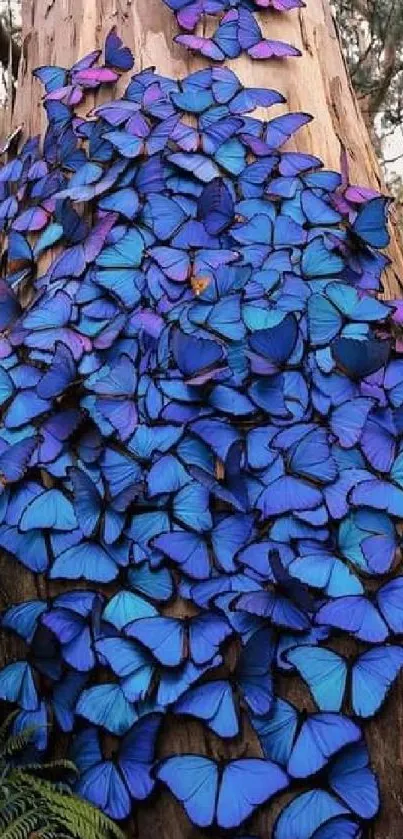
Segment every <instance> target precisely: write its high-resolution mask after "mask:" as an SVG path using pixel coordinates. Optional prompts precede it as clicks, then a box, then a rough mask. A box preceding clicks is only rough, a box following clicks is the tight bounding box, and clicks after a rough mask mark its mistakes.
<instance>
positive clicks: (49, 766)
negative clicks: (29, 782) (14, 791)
mask: <svg viewBox="0 0 403 839" xmlns="http://www.w3.org/2000/svg"><path fill="white" fill-rule="evenodd" d="M17 771H18V772H22V773H23V774H24V775H25V774H28V773H29V774H30V773H33V774H36V773H37V772H38V773H39V772H40V773H42V774H43V773H46V772H60V773H61V774H64V775H66V773H69V772H71V774H72V775H78V770H77V767H76V766H75V764H74V763H72V762H71V760H62V759H60V760H52V761H50V762H49V763H24V766H23V768H22V769H21V770H17Z"/></svg>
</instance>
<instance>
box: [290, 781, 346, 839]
mask: <svg viewBox="0 0 403 839" xmlns="http://www.w3.org/2000/svg"><path fill="white" fill-rule="evenodd" d="M348 815H349V811H348V810H347V808H346V807H344V806H343V805H342V804H341V802H340V801H338V800H337V798H335V797H334V796H333V795H330V794H329V793H328V792H325V790H321V789H312V790H310V791H309V792H303V793H302V794H301V795H298V796H297V797H296V798H293V800H292V801H291V802H290V804H287V806H286V807H285V808H284V810H282V812H281V813H280V815H279V817H278V819H277V821H276V824H275V827H274V839H290V836H292V837H293V839H312V837H313V836H315V837H316V833H315V831H318V835H320V834H319V830H320V828H321V826H322V825H324V824H326V823H327V822H329V821H330V819H336V818H337V817H338V816H348ZM334 839H336V837H335V838H334ZM337 839H341V836H339V834H337ZM343 839H344V837H343Z"/></svg>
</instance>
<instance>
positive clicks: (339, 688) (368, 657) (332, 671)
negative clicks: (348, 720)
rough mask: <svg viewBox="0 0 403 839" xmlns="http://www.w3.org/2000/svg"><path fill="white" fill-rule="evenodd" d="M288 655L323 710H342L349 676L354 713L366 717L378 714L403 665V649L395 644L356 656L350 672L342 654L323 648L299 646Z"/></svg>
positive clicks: (288, 658)
mask: <svg viewBox="0 0 403 839" xmlns="http://www.w3.org/2000/svg"><path fill="white" fill-rule="evenodd" d="M286 658H287V661H289V662H290V664H292V665H293V666H294V667H296V669H297V670H298V672H299V673H300V675H301V676H302V678H303V679H304V681H305V682H306V683H307V685H308V687H309V688H310V691H311V693H312V696H313V698H314V700H315V702H316V704H317V705H318V707H319V708H320V710H321V711H340V709H341V707H342V704H343V700H344V697H345V693H346V689H347V678H348V676H349V679H350V682H351V683H350V687H349V690H351V705H352V709H353V712H354V714H356V715H357V716H360V717H364V718H367V717H372V716H373V715H374V714H375V713H377V711H378V710H379V708H380V707H381V705H382V704H383V702H384V701H385V699H386V696H387V693H388V691H389V690H390V688H391V686H392V684H393V682H394V681H395V679H396V677H397V675H398V673H399V672H400V670H401V668H402V666H403V651H402V649H401V648H400V647H397V646H392V645H391V646H381V647H374V648H373V649H370V650H368V651H367V652H365V653H362V654H361V655H359V656H357V658H356V659H355V660H354V661H353V662H352V664H351V670H350V671H349V666H348V662H347V661H346V660H345V659H344V658H343V657H342V656H340V655H339V654H338V653H335V652H334V651H333V650H327V649H324V648H321V647H311V646H305V647H296V648H295V649H291V650H290V651H288V652H287V653H286Z"/></svg>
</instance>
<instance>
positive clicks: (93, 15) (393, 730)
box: [6, 0, 403, 839]
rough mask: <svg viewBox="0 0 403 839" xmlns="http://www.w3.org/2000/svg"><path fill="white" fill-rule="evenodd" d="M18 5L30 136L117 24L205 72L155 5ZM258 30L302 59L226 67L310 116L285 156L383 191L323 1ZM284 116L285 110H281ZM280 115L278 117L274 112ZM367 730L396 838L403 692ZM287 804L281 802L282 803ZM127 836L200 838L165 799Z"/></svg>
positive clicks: (259, 826) (178, 732)
mask: <svg viewBox="0 0 403 839" xmlns="http://www.w3.org/2000/svg"><path fill="white" fill-rule="evenodd" d="M22 4H23V39H22V60H21V65H20V74H19V87H18V92H17V101H16V107H15V119H14V121H15V123H16V124H18V123H20V122H22V123H23V124H24V130H25V133H27V134H32V133H38V132H40V131H41V129H43V127H44V117H43V112H42V108H41V102H40V97H41V89H40V86H39V84H38V83H37V82H36V80H35V79H32V77H31V71H32V70H33V69H34V67H36V66H38V65H43V64H62V65H64V66H69V65H70V64H71V63H73V62H74V61H75V60H76V59H77V58H78V57H79V56H82V55H83V54H85V53H86V52H88V51H90V50H91V49H93V48H94V47H99V46H102V44H103V41H104V37H105V34H106V33H107V32H108V30H109V29H110V28H111V26H112V25H115V24H116V25H117V27H118V31H119V33H120V35H122V36H123V38H124V40H125V42H126V43H127V44H128V45H129V46H130V47H131V48H132V49H133V51H134V54H135V58H136V68H137V69H141V68H143V67H147V66H150V65H156V67H157V70H158V71H159V72H161V73H165V74H167V75H170V76H173V77H178V78H180V77H182V76H185V75H187V74H188V73H189V72H191V71H193V70H195V69H198V68H199V67H201V66H205V65H206V63H207V62H206V61H204V60H203V59H199V58H194V57H192V56H190V55H189V53H187V52H186V50H185V49H183V48H181V47H179V46H177V45H175V44H174V43H173V40H172V39H173V37H174V35H175V34H176V32H177V27H176V23H175V19H174V17H173V15H172V14H171V13H170V12H169V10H168V9H167V8H166V6H164V4H163V3H162V2H161V0H22ZM260 23H261V26H262V29H263V31H264V34H265V36H266V37H267V36H269V37H274V38H275V37H279V38H281V39H282V40H285V41H289V42H290V43H292V44H294V45H295V46H297V47H299V48H300V49H301V50H302V53H303V55H302V57H301V58H299V59H295V58H294V59H289V60H286V61H282V62H268V63H266V62H262V63H259V62H252V61H251V60H250V59H249V58H247V57H244V56H242V57H241V58H240V59H238V60H236V61H233V62H230V66H231V67H232V68H233V69H234V70H235V72H236V73H237V74H238V75H239V76H240V78H241V80H242V81H243V83H244V84H246V85H249V86H262V87H267V86H270V87H273V88H276V89H278V90H280V91H281V92H282V93H283V94H284V95H285V96H286V98H287V106H286V107H287V109H291V110H303V111H308V112H309V113H311V114H312V115H313V116H314V118H315V119H314V122H313V123H311V124H310V125H308V126H306V127H305V128H303V129H302V130H301V131H300V132H299V133H298V136H297V139H296V141H295V142H294V143H293V145H292V146H290V148H294V149H297V150H301V151H305V152H307V153H313V154H315V155H317V156H319V157H321V158H322V159H323V161H324V163H325V165H326V166H327V167H329V168H332V169H339V158H340V148H341V145H340V144H341V143H342V144H343V145H344V146H345V148H346V150H347V155H348V160H349V165H350V177H351V181H352V182H353V183H360V184H363V185H371V186H373V187H375V188H382V183H381V175H380V170H379V167H378V164H377V161H376V158H375V154H374V151H373V149H372V146H371V143H370V140H369V137H368V133H367V130H366V128H365V125H364V121H363V119H362V116H361V114H360V111H359V107H358V104H357V102H356V99H355V97H354V94H353V91H352V87H351V84H350V82H349V79H348V77H347V74H346V69H345V66H344V63H343V59H342V56H341V52H340V47H339V42H338V39H337V34H336V31H335V27H334V24H333V21H332V18H331V14H330V10H329V5H328V0H309V3H308V7H307V8H306V9H301V10H295V11H293V12H290V13H287V14H284V15H283V14H274V15H273V16H270V17H269V16H264V17H262V19H261V20H260ZM209 25H210V24H209ZM124 81H125V80H124ZM106 96H107V97H108V96H109V94H108V93H107V94H106ZM281 110H282V111H284V110H285V108H284V106H283V108H282V109H281ZM277 112H278V113H280V109H277ZM391 228H392V240H391V245H390V248H389V256H390V258H391V260H392V266H391V267H390V269H389V271H388V274H387V277H386V281H385V285H386V288H385V292H386V295H387V296H388V297H394V296H397V295H398V294H399V293H400V291H401V288H402V285H403V279H402V281H401V280H400V279H399V278H403V254H402V251H401V250H400V247H399V241H398V234H397V231H396V227H395V224H394V219H393V215H392V224H391ZM9 567H10V568H11V566H9ZM12 568H13V569H14V565H13V567H12ZM20 576H21V580H22V585H23V593H24V594H25V593H26V594H27V596H28V594H29V593H31V596H32V593H33V591H32V584H31V582H30V580H28V579H27V576H28V575H27V574H26V573H25V574H22V575H20ZM6 577H8V579H9V580H10V578H11V580H12V585H10V586H9V596H10V597H11V599H12V594H11V595H10V590H13V589H14V588H15V572H14V570H12V571H11V574H10V573H8V574H7V572H6ZM290 684H292V680H288V679H287V685H288V687H287V695H288V696H291V698H292V691H294V696H298V700H299V703H301V702H302V703H305V705H306V706H307V707H309V700H308V699H307V698H305V695H304V696H302V693H301V689H300V688H299V687H298V688H295V687H291V693H290V688H289V685H290ZM297 691H298V693H297ZM167 728H168V734H167V736H166V737H165V742H164V743H163V744H162V752H161V753H162V754H163V753H172V752H174V751H178V752H186V751H192V752H197V751H198V750H200V751H201V752H204V753H206V752H207V753H208V754H211V755H214V756H215V757H220V758H228V757H230V756H232V757H234V756H238V757H239V756H241V755H245V754H246V753H248V754H249V755H252V754H259V749H258V746H257V743H256V739H255V738H254V735H253V734H252V732H251V731H250V730H249V729H247V728H246V727H245V726H244V732H243V736H242V737H239V738H238V741H237V742H236V743H235V745H234V743H231V744H230V746H228V745H226V744H225V742H223V741H221V740H219V739H218V738H215V737H214V736H213V735H211V734H210V733H208V734H206V730H205V728H203V727H202V726H201V725H198V724H196V723H183V722H182V723H177V722H175V726H173V727H172V728H171V730H170V729H169V724H168V725H167ZM368 730H369V739H370V746H371V754H372V757H373V759H374V762H375V768H376V769H377V770H378V772H379V775H380V781H381V788H382V798H383V810H382V815H381V817H380V818H379V819H378V821H377V823H376V825H375V827H374V828H371V830H370V834H368V836H370V837H371V839H398V837H399V839H400V835H401V829H399V824H400V825H401V824H402V820H403V815H402V814H403V782H402V775H401V770H402V767H403V736H402V735H403V692H402V689H401V688H400V689H399V688H397V689H395V691H394V695H393V698H392V699H391V700H390V701H389V703H388V706H387V710H386V712H385V713H384V714H383V716H381V718H380V719H377V720H376V721H375V722H374V723H373V724H371V725H370V726H369V729H368V728H367V731H368ZM284 801H285V798H284V797H283V799H282V801H281V804H283V803H284ZM275 811H278V806H277V805H276V806H275V807H274V808H273V807H270V806H268V807H266V809H264V808H263V810H262V811H261V813H260V814H259V815H258V816H257V817H255V819H254V820H253V823H252V826H251V829H250V830H248V832H249V833H258V834H259V835H260V836H262V837H264V839H268V837H269V836H270V835H271V825H272V823H273V815H275ZM129 835H130V836H133V837H134V836H136V837H138V839H149V837H151V836H158V837H159V839H199V837H201V835H202V834H200V833H199V832H198V831H197V830H195V829H193V828H191V827H190V825H189V822H188V820H187V818H186V817H185V815H184V814H183V811H182V810H181V809H180V808H179V806H177V804H176V803H175V801H174V800H173V798H172V797H171V796H168V795H166V794H161V795H160V796H159V797H158V798H157V800H156V801H155V802H154V801H153V802H152V803H151V804H148V805H146V806H145V807H141V808H139V810H138V812H137V814H136V816H135V821H134V823H133V827H132V829H130V830H129ZM290 839H292V837H291V836H290Z"/></svg>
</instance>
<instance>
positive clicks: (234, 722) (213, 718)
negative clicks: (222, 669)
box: [173, 681, 239, 737]
mask: <svg viewBox="0 0 403 839" xmlns="http://www.w3.org/2000/svg"><path fill="white" fill-rule="evenodd" d="M173 711H174V713H175V714H186V715H190V716H192V717H197V718H199V719H201V720H204V721H205V722H206V723H207V725H208V726H209V728H211V729H212V731H215V733H216V734H218V735H219V737H235V736H236V735H237V734H238V731H239V724H238V717H237V713H236V708H235V703H234V697H233V693H232V689H231V685H230V684H229V682H225V681H216V682H208V683H207V684H205V685H200V686H199V687H195V688H190V690H188V691H186V693H184V694H183V695H182V696H181V698H180V699H179V700H178V702H176V704H175V705H174V708H173Z"/></svg>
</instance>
